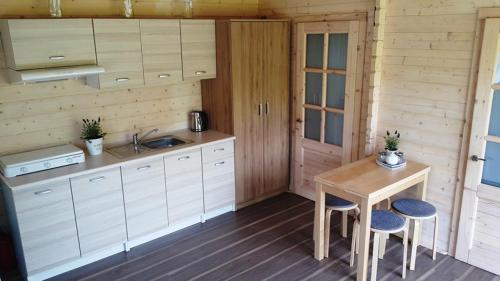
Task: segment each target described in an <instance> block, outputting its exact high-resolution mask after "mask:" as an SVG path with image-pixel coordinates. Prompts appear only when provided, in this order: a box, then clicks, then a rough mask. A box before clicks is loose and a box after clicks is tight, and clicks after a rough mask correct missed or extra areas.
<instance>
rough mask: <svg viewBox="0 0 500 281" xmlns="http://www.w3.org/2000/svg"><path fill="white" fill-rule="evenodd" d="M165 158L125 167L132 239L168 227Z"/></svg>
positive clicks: (126, 198)
mask: <svg viewBox="0 0 500 281" xmlns="http://www.w3.org/2000/svg"><path fill="white" fill-rule="evenodd" d="M163 167H164V165H163V158H158V159H155V160H150V161H143V162H139V163H136V164H132V165H126V166H122V167H121V170H122V179H123V197H124V201H125V214H126V221H127V235H128V239H129V240H130V239H133V238H136V237H138V236H140V235H144V234H148V233H151V232H153V231H156V230H159V229H161V228H165V227H167V226H168V218H167V192H166V189H165V171H164V168H163Z"/></svg>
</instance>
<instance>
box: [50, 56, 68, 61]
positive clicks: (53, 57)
mask: <svg viewBox="0 0 500 281" xmlns="http://www.w3.org/2000/svg"><path fill="white" fill-rule="evenodd" d="M64 58H65V57H64V56H50V57H49V60H63V59H64Z"/></svg>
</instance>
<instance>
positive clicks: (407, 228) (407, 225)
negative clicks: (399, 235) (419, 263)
mask: <svg viewBox="0 0 500 281" xmlns="http://www.w3.org/2000/svg"><path fill="white" fill-rule="evenodd" d="M403 231H404V232H403V273H402V274H401V276H402V277H403V279H405V278H406V267H408V263H407V262H408V232H409V231H410V222H409V220H408V219H405V229H404V230H403Z"/></svg>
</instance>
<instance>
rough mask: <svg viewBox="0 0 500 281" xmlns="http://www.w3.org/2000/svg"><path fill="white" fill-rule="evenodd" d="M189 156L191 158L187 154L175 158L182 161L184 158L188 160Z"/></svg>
mask: <svg viewBox="0 0 500 281" xmlns="http://www.w3.org/2000/svg"><path fill="white" fill-rule="evenodd" d="M189 158H191V157H189V156H183V157H179V158H177V160H179V161H184V160H188V159H189Z"/></svg>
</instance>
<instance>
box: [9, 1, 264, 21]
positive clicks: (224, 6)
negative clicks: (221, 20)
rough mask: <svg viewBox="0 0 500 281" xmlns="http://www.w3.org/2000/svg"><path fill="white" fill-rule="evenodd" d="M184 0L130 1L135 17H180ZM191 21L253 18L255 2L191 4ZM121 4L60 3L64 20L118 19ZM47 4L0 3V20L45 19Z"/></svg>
mask: <svg viewBox="0 0 500 281" xmlns="http://www.w3.org/2000/svg"><path fill="white" fill-rule="evenodd" d="M186 2H187V1H186V0H134V1H133V6H134V15H135V16H136V17H182V16H184V15H185V11H186V4H185V3H186ZM192 2H193V10H192V14H193V17H208V16H236V17H242V16H255V15H256V14H257V11H258V0H192ZM122 3H123V1H122V0H61V9H62V13H63V16H64V17H120V16H121V15H122ZM48 16H49V0H46V1H45V0H2V1H0V18H18V17H27V18H29V17H35V18H40V17H42V18H43V17H48Z"/></svg>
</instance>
